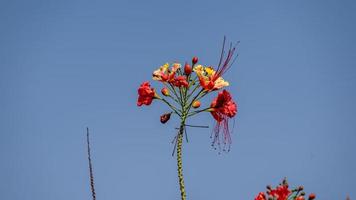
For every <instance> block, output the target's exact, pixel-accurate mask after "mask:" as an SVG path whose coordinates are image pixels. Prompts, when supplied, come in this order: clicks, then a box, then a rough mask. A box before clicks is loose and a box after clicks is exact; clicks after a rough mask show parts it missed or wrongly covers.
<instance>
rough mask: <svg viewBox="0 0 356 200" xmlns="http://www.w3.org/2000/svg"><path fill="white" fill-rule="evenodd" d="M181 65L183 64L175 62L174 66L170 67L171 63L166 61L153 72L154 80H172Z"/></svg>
mask: <svg viewBox="0 0 356 200" xmlns="http://www.w3.org/2000/svg"><path fill="white" fill-rule="evenodd" d="M180 67H181V65H180V64H179V63H174V64H173V65H172V68H171V69H169V64H168V63H166V64H164V65H162V66H161V67H160V68H158V69H157V70H155V71H154V72H153V74H152V76H153V80H156V81H162V82H171V81H173V80H174V76H175V74H176V72H177V70H178V69H179V68H180Z"/></svg>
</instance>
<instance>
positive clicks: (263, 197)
mask: <svg viewBox="0 0 356 200" xmlns="http://www.w3.org/2000/svg"><path fill="white" fill-rule="evenodd" d="M255 200H266V195H265V193H264V192H260V193H258V195H257V196H256V197H255Z"/></svg>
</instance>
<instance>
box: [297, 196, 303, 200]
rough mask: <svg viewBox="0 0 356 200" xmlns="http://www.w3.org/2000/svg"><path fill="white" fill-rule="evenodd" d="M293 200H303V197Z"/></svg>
mask: <svg viewBox="0 0 356 200" xmlns="http://www.w3.org/2000/svg"><path fill="white" fill-rule="evenodd" d="M295 200H304V197H303V196H299V197H297V198H296V199H295Z"/></svg>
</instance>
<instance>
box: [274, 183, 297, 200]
mask: <svg viewBox="0 0 356 200" xmlns="http://www.w3.org/2000/svg"><path fill="white" fill-rule="evenodd" d="M291 193H292V191H290V190H289V189H288V185H280V186H278V187H277V188H276V189H272V190H271V191H268V195H270V196H271V197H274V198H276V199H277V200H287V199H288V196H289V195H290V194H291Z"/></svg>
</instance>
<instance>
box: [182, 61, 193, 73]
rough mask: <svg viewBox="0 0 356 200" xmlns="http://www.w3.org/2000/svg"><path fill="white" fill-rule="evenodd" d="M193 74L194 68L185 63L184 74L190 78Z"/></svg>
mask: <svg viewBox="0 0 356 200" xmlns="http://www.w3.org/2000/svg"><path fill="white" fill-rule="evenodd" d="M191 73H192V67H191V66H190V65H189V64H188V63H185V65H184V74H185V75H187V76H189V75H190V74H191Z"/></svg>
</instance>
